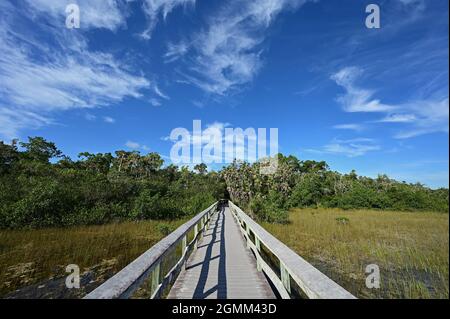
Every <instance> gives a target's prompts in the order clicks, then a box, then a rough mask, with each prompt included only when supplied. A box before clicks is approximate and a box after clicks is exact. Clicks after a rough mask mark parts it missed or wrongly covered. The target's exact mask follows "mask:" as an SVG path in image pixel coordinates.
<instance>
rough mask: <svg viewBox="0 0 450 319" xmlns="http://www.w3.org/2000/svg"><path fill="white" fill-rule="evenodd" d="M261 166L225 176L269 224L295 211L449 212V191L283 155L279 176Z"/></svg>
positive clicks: (237, 196) (239, 198)
mask: <svg viewBox="0 0 450 319" xmlns="http://www.w3.org/2000/svg"><path fill="white" fill-rule="evenodd" d="M260 167H261V164H260V163H254V164H252V165H250V164H248V163H239V162H235V163H233V164H232V165H230V166H228V167H227V168H225V169H224V170H223V171H222V172H221V173H222V176H223V177H224V179H225V181H226V184H227V188H228V192H229V193H230V196H231V199H232V200H233V201H235V202H236V203H237V204H238V205H241V206H242V207H245V208H247V209H248V210H249V211H250V212H252V213H253V214H254V215H255V216H256V217H259V218H260V219H262V220H265V221H269V222H273V221H275V222H285V221H287V216H288V214H287V211H288V209H289V208H292V207H336V208H343V209H351V208H352V209H353V208H368V209H383V210H403V211H426V210H427V211H439V212H448V194H449V192H448V189H438V190H432V189H429V188H427V187H425V186H423V185H421V184H407V183H405V182H398V181H395V180H392V179H390V178H388V177H387V176H386V175H380V176H378V177H377V178H375V179H373V178H368V177H362V176H358V175H357V174H356V173H355V172H354V171H352V172H351V173H349V174H340V173H338V172H333V171H330V169H329V167H328V165H327V164H326V163H325V162H315V161H300V160H298V159H297V158H296V157H294V156H289V157H285V156H283V155H281V154H279V155H278V169H277V171H276V173H275V174H273V175H263V174H261V173H260Z"/></svg>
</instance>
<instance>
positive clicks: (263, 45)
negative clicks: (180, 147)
mask: <svg viewBox="0 0 450 319" xmlns="http://www.w3.org/2000/svg"><path fill="white" fill-rule="evenodd" d="M72 3H75V4H78V6H79V8H80V28H79V29H78V28H73V29H69V28H67V27H66V18H67V13H66V7H67V5H68V4H72ZM371 3H374V4H377V5H378V6H379V7H380V17H381V27H380V28H379V29H374V28H373V29H369V28H367V27H366V23H365V21H366V17H367V16H368V13H366V6H367V5H369V4H371ZM448 5H449V4H448V1H447V0H377V1H376V0H370V1H363V0H339V1H337V0H310V1H308V0H259V1H246V0H230V1H218V0H166V1H163V0H107V1H105V0H58V1H54V0H2V1H1V2H0V140H4V141H8V142H9V141H11V140H12V139H14V138H18V139H20V140H26V138H27V137H28V136H42V137H44V138H46V139H47V140H50V141H53V142H55V143H56V144H57V146H58V147H59V148H60V149H61V150H62V151H63V152H64V153H65V154H67V155H69V156H70V157H72V158H74V159H75V158H76V157H77V155H78V154H79V153H80V152H84V151H89V152H92V153H99V152H100V153H106V152H114V151H115V150H119V149H123V150H129V151H132V150H136V151H140V152H142V153H144V154H145V153H148V152H158V153H160V154H162V156H163V157H164V158H165V160H166V162H167V163H170V157H169V154H170V151H171V149H172V147H173V141H171V140H170V139H169V138H168V137H169V136H170V134H171V132H172V130H174V129H175V128H178V127H181V128H186V129H187V130H192V129H193V128H192V127H193V121H194V120H201V121H202V125H203V127H204V128H208V127H214V128H218V129H219V130H224V129H225V128H227V127H231V128H236V127H241V128H244V129H245V128H255V129H257V128H267V129H269V128H277V129H278V135H279V137H278V138H279V151H280V152H281V153H283V154H286V155H288V154H292V155H295V156H297V157H298V158H299V159H301V160H305V159H313V160H325V161H327V163H328V164H329V165H330V167H331V169H333V170H336V171H339V172H342V173H347V172H349V171H351V170H352V169H355V170H356V171H357V172H358V174H360V175H365V176H371V177H376V176H377V174H381V173H385V174H388V175H389V176H390V177H392V178H395V179H398V180H400V181H406V182H411V183H415V182H421V183H423V184H425V185H427V186H430V187H433V188H438V187H448V184H449V182H448V181H449V179H448V166H449V164H448V157H449V156H448V154H449V153H448V151H449V150H448V131H449V122H448V118H449V109H448V107H449V101H448V85H449V83H448V70H449V66H448V41H449V39H448V27H449V26H448V19H449V17H448Z"/></svg>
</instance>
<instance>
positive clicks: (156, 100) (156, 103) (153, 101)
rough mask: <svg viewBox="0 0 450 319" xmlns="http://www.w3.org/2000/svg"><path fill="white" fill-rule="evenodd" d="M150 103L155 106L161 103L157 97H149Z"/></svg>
mask: <svg viewBox="0 0 450 319" xmlns="http://www.w3.org/2000/svg"><path fill="white" fill-rule="evenodd" d="M150 104H151V105H153V106H156V107H158V106H161V105H162V103H161V101H160V100H158V99H155V98H151V99H150Z"/></svg>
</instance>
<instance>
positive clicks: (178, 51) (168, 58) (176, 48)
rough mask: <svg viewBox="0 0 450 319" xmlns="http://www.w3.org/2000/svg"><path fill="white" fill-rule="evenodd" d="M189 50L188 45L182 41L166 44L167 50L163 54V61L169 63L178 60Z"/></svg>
mask: <svg viewBox="0 0 450 319" xmlns="http://www.w3.org/2000/svg"><path fill="white" fill-rule="evenodd" d="M188 50H189V45H187V44H186V43H184V42H180V43H171V42H169V43H168V44H167V52H166V54H164V58H165V62H166V63H170V62H174V61H176V60H178V59H179V58H180V57H182V56H183V55H185V54H186V53H187V52H188Z"/></svg>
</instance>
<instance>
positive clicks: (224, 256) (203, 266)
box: [168, 207, 275, 299]
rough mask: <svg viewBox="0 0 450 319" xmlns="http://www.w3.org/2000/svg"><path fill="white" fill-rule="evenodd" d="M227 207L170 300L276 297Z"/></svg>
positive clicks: (174, 288) (200, 245)
mask: <svg viewBox="0 0 450 319" xmlns="http://www.w3.org/2000/svg"><path fill="white" fill-rule="evenodd" d="M239 227H240V226H239V225H238V224H237V223H236V221H235V220H234V218H233V216H232V214H231V211H230V209H229V208H228V207H225V208H224V209H223V210H222V211H221V212H220V213H218V214H216V216H215V217H213V218H212V220H211V225H210V228H209V229H208V230H207V231H206V233H205V236H204V238H203V240H202V241H200V242H199V245H198V248H197V250H196V251H195V252H194V253H193V254H192V256H191V258H190V259H189V260H188V262H187V264H186V270H185V271H183V272H182V273H181V274H180V276H179V277H178V279H177V280H176V282H175V284H174V286H173V287H172V289H171V291H170V293H169V296H168V298H171V299H208V298H218V299H248V298H250V299H271V298H275V295H274V293H273V291H272V289H271V287H270V285H269V283H268V282H267V280H266V279H265V277H264V275H263V273H262V272H259V271H257V266H256V261H255V259H254V257H253V255H252V254H251V252H250V250H248V249H246V244H245V242H244V240H243V237H242V235H241V233H240V229H239Z"/></svg>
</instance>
